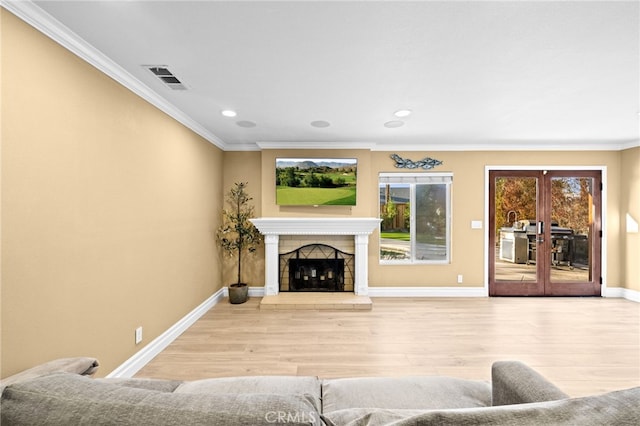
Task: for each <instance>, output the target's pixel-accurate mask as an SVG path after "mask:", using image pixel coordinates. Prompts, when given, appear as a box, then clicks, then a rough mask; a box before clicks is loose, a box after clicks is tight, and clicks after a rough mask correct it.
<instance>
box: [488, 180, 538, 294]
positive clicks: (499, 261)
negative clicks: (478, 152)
mask: <svg viewBox="0 0 640 426" xmlns="http://www.w3.org/2000/svg"><path fill="white" fill-rule="evenodd" d="M537 192H538V179H537V178H535V177H498V178H496V181H495V200H494V202H495V226H496V229H495V230H494V232H495V233H496V247H495V250H496V255H495V280H496V281H537V268H536V248H537V245H536V218H537V216H538V214H537V202H536V200H537Z"/></svg>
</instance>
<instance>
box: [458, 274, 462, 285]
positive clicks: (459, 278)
mask: <svg viewBox="0 0 640 426" xmlns="http://www.w3.org/2000/svg"><path fill="white" fill-rule="evenodd" d="M458 284H462V274H460V275H458Z"/></svg>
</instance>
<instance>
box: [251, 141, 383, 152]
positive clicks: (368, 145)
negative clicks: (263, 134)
mask: <svg viewBox="0 0 640 426" xmlns="http://www.w3.org/2000/svg"><path fill="white" fill-rule="evenodd" d="M256 145H257V146H258V147H259V148H260V149H367V150H371V151H374V150H375V149H374V148H375V146H376V145H375V143H372V142H340V141H331V142H319V141H308V142H307V141H305V142H287V141H258V142H256Z"/></svg>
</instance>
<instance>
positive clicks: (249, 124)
mask: <svg viewBox="0 0 640 426" xmlns="http://www.w3.org/2000/svg"><path fill="white" fill-rule="evenodd" d="M236 124H237V125H238V126H240V127H246V128H249V127H256V123H254V122H253V121H247V120H240V121H238V122H237V123H236Z"/></svg>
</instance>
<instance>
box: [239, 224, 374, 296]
mask: <svg viewBox="0 0 640 426" xmlns="http://www.w3.org/2000/svg"><path fill="white" fill-rule="evenodd" d="M251 222H253V224H254V225H256V227H257V228H258V229H259V230H260V232H261V233H262V234H263V235H264V236H265V238H264V242H265V253H264V257H265V290H264V295H265V296H275V295H277V294H278V293H279V291H280V286H279V283H280V244H279V243H280V236H281V235H298V236H317V239H318V240H320V239H321V238H322V236H327V235H342V236H345V235H347V236H348V235H351V236H353V241H354V244H353V247H354V254H353V267H352V270H353V284H352V288H351V289H349V290H347V288H348V287H347V282H346V277H347V275H348V274H347V273H346V272H345V290H344V291H353V292H354V293H355V294H356V295H362V296H366V295H367V294H368V292H369V282H368V281H369V278H368V250H369V235H370V234H371V233H372V232H373V231H374V230H375V229H377V228H378V226H379V225H380V219H378V218H371V217H363V218H351V217H349V218H335V217H333V218H317V217H313V218H297V217H262V218H257V219H251ZM346 269H347V263H346V262H345V270H346Z"/></svg>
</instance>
